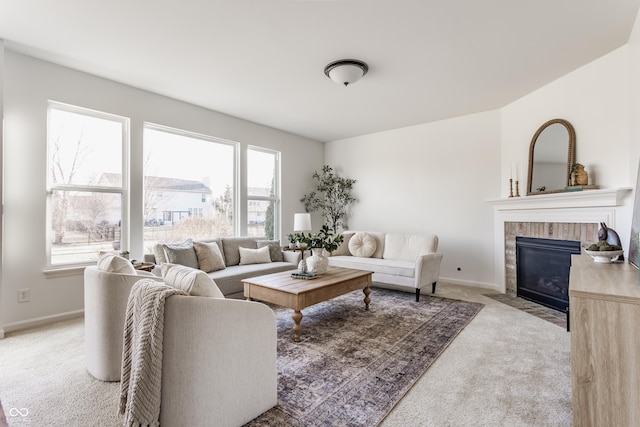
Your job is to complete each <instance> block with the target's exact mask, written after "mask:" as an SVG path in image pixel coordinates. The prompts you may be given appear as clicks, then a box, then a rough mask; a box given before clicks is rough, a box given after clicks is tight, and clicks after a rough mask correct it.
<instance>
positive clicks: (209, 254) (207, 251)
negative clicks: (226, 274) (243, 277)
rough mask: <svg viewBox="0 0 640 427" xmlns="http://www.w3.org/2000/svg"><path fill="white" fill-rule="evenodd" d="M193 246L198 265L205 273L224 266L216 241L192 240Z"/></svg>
mask: <svg viewBox="0 0 640 427" xmlns="http://www.w3.org/2000/svg"><path fill="white" fill-rule="evenodd" d="M193 248H194V249H195V251H196V256H197V257H198V266H199V267H200V270H202V271H204V272H205V273H210V272H212V271H218V270H222V269H223V268H225V265H224V259H223V258H222V251H221V250H220V246H218V243H217V242H210V243H207V242H193Z"/></svg>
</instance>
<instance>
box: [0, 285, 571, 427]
mask: <svg viewBox="0 0 640 427" xmlns="http://www.w3.org/2000/svg"><path fill="white" fill-rule="evenodd" d="M486 291H487V290H486V289H482V288H474V287H470V286H460V285H454V284H449V283H439V284H438V289H437V291H436V295H438V296H440V297H445V298H450V299H456V300H464V301H470V302H478V303H481V304H483V305H484V307H483V308H482V310H480V312H479V313H478V314H477V315H476V316H475V317H474V318H473V320H472V321H471V322H470V323H469V324H468V325H467V326H466V327H465V328H464V329H463V330H462V331H461V332H460V333H459V335H458V336H457V337H456V338H455V339H454V340H453V341H452V342H451V343H450V344H449V346H448V347H447V348H446V349H445V350H444V351H443V352H442V354H440V356H439V357H438V358H437V359H436V360H435V361H434V362H433V364H432V365H431V366H430V367H429V369H428V370H427V371H426V372H425V373H424V374H423V375H422V376H421V377H420V378H419V379H418V380H417V381H416V382H415V384H414V385H413V387H411V388H410V390H409V391H408V392H407V393H406V394H405V395H404V397H403V398H402V399H400V401H399V402H398V403H397V404H396V405H395V407H393V409H392V410H391V412H390V413H389V414H388V415H387V416H386V417H385V418H384V419H383V420H382V421H381V422H380V424H379V426H380V427H406V426H421V427H422V426H427V427H431V426H433V427H440V426H531V427H536V426H559V427H565V426H570V425H571V418H572V413H571V368H570V361H569V360H570V334H569V333H567V332H566V330H565V329H564V328H562V327H559V326H556V325H553V324H551V323H549V322H547V321H545V320H541V319H540V318H537V317H535V316H532V315H530V314H528V313H526V312H523V311H521V310H518V309H516V308H513V307H510V306H508V305H506V304H503V303H501V302H498V301H495V300H493V299H491V298H488V297H486V296H484V295H483V294H485V293H487V292H486ZM403 296H404V297H405V298H404V299H405V300H406V302H410V301H412V300H414V298H413V296H412V295H411V294H404V295H403ZM304 314H305V317H304V319H303V321H302V322H303V326H304V328H303V332H302V333H303V340H304V339H312V338H314V339H315V337H317V335H313V333H312V331H311V329H310V327H311V326H310V322H312V321H313V316H312V315H311V313H310V312H307V311H306V310H304ZM287 317H288V315H287ZM288 321H290V320H288ZM303 343H304V341H303ZM119 386H120V384H119V383H105V382H102V381H98V380H96V379H95V378H93V377H92V376H91V375H89V374H88V373H87V371H86V369H85V359H84V322H83V319H82V318H81V317H80V318H75V319H71V320H65V321H61V322H56V323H52V324H49V325H46V326H42V327H38V328H34V329H28V330H21V331H16V332H10V333H7V334H6V337H5V339H3V340H0V401H1V402H2V407H3V408H4V414H5V416H6V419H7V421H8V423H9V425H10V426H54V427H57V426H60V427H62V426H65V427H66V426H71V427H75V426H83V427H84V426H100V427H111V426H113V427H115V426H121V425H122V418H120V417H118V415H117V407H118V391H119ZM12 409H15V410H13V411H12Z"/></svg>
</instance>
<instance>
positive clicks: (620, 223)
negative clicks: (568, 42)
mask: <svg viewBox="0 0 640 427" xmlns="http://www.w3.org/2000/svg"><path fill="white" fill-rule="evenodd" d="M630 52H631V50H630V49H629V46H623V47H621V48H619V49H617V50H615V51H613V52H611V53H609V54H608V55H605V56H603V57H601V58H599V59H598V60H596V61H594V62H592V63H590V64H587V65H585V66H583V67H581V68H579V69H577V70H575V71H573V72H572V73H570V74H567V75H565V76H563V77H562V78H560V79H558V80H556V81H554V82H552V83H550V84H548V85H546V86H544V87H542V88H540V89H538V90H536V91H535V92H533V93H531V94H529V95H527V96H524V97H522V98H520V99H519V100H517V101H515V102H513V103H511V104H510V105H508V106H506V107H504V108H502V110H501V114H502V120H501V125H502V127H501V138H502V158H503V170H502V183H503V186H502V196H503V197H506V196H507V195H508V184H507V183H508V179H509V175H508V174H509V171H508V170H507V169H506V168H504V165H508V164H510V163H513V162H517V163H519V164H520V165H523V168H522V169H523V170H525V171H526V165H527V164H528V157H529V146H530V144H531V138H532V136H533V134H534V133H535V132H536V130H537V129H538V127H539V126H540V125H542V124H543V123H544V122H546V121H547V120H550V119H554V118H563V119H566V120H568V121H569V122H570V123H571V124H572V125H573V127H574V129H575V131H576V161H577V162H579V163H582V164H584V165H585V170H587V171H588V172H589V183H590V184H596V185H599V186H600V188H621V187H633V186H635V176H634V175H635V172H632V167H631V165H632V164H635V165H636V166H635V167H633V170H634V171H635V169H636V168H637V163H638V153H637V150H636V149H634V151H635V154H633V153H632V150H631V146H632V145H637V140H636V143H635V144H631V139H630V124H631V122H630V116H629V114H630V100H631V97H630V85H631V75H630V67H629V64H630V61H629V58H630V57H629V54H630ZM633 77H634V79H637V78H638V77H637V74H636V76H633ZM632 177H633V179H632ZM523 185H524V183H523ZM531 197H535V196H531ZM632 204H633V197H632V194H631V193H630V192H629V193H627V197H626V198H625V200H624V205H623V206H621V207H620V208H617V209H616V215H615V224H607V225H608V226H610V227H612V228H614V229H615V230H616V231H618V233H619V234H620V238H621V240H622V241H623V242H622V243H623V248H625V250H627V249H628V247H629V236H630V231H631V214H632Z"/></svg>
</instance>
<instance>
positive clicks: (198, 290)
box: [161, 263, 224, 298]
mask: <svg viewBox="0 0 640 427" xmlns="http://www.w3.org/2000/svg"><path fill="white" fill-rule="evenodd" d="M161 270H162V277H163V278H164V283H166V284H167V285H169V286H172V287H174V288H177V289H181V290H183V291H185V292H188V293H189V295H191V296H199V297H212V298H224V295H223V294H222V292H221V291H220V289H218V286H217V285H216V283H215V282H214V281H213V279H212V278H211V277H209V276H208V275H207V273H205V272H204V271H201V270H196V269H194V268H191V267H186V266H184V265H178V264H170V263H165V264H162V266H161Z"/></svg>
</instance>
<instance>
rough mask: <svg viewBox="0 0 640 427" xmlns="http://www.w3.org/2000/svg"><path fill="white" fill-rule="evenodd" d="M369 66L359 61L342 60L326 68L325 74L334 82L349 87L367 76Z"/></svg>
mask: <svg viewBox="0 0 640 427" xmlns="http://www.w3.org/2000/svg"><path fill="white" fill-rule="evenodd" d="M367 71H369V66H368V65H367V64H365V63H364V62H362V61H358V60H357V59H340V60H338V61H333V62H332V63H331V64H329V65H327V66H326V67H324V73H325V74H326V75H327V77H329V78H330V79H331V80H333V81H334V82H336V83H338V84H341V85H345V86H348V85H350V84H352V83H355V82H357V81H358V80H359V79H360V78H361V77H362V76H364V75H365V74H367Z"/></svg>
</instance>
